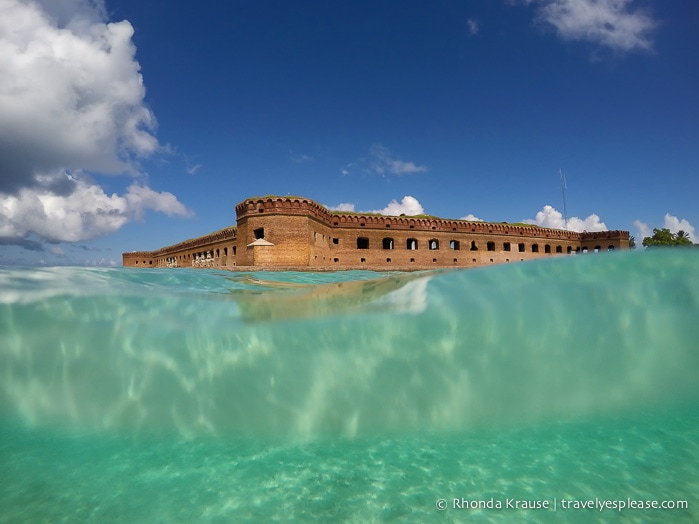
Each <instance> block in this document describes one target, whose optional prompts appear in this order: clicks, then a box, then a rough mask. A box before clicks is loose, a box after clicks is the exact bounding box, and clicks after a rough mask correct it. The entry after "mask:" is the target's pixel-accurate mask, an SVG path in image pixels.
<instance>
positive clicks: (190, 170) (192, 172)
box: [185, 164, 201, 175]
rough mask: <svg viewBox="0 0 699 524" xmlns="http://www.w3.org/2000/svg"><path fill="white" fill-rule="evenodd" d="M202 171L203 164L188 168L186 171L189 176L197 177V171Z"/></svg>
mask: <svg viewBox="0 0 699 524" xmlns="http://www.w3.org/2000/svg"><path fill="white" fill-rule="evenodd" d="M200 169H201V164H194V165H193V166H188V167H187V168H186V169H185V170H186V171H187V174H188V175H196V174H197V171H199V170H200Z"/></svg>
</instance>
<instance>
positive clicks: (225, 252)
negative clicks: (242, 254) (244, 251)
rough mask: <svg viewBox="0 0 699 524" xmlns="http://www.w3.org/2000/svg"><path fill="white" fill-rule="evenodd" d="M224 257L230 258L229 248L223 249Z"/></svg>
mask: <svg viewBox="0 0 699 524" xmlns="http://www.w3.org/2000/svg"><path fill="white" fill-rule="evenodd" d="M223 256H224V257H227V256H228V248H227V247H224V248H223Z"/></svg>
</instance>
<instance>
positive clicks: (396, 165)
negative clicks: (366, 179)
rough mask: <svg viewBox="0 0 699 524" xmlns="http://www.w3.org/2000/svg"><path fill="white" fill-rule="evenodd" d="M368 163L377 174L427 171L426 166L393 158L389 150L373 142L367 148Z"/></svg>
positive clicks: (403, 173)
mask: <svg viewBox="0 0 699 524" xmlns="http://www.w3.org/2000/svg"><path fill="white" fill-rule="evenodd" d="M369 165H370V169H371V171H373V172H375V173H377V174H379V175H406V174H410V173H424V172H425V171H427V167H426V166H421V165H417V164H415V163H414V162H405V161H403V160H399V159H398V158H395V157H394V156H393V154H392V153H391V151H390V150H389V149H388V148H387V147H385V146H383V145H381V144H374V145H373V146H371V147H370V148H369Z"/></svg>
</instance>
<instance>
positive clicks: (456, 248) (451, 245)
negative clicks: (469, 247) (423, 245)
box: [449, 240, 461, 251]
mask: <svg viewBox="0 0 699 524" xmlns="http://www.w3.org/2000/svg"><path fill="white" fill-rule="evenodd" d="M449 249H453V250H454V251H459V250H460V249H461V243H460V242H459V241H458V240H452V241H450V242H449Z"/></svg>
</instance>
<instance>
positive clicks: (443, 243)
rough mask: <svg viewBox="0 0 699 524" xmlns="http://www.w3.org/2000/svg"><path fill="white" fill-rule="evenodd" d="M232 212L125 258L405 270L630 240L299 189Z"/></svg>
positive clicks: (153, 263) (130, 262)
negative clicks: (372, 205) (353, 204)
mask: <svg viewBox="0 0 699 524" xmlns="http://www.w3.org/2000/svg"><path fill="white" fill-rule="evenodd" d="M235 213H236V224H237V225H236V226H230V227H226V228H223V229H220V230H218V231H215V232H213V233H209V234H208V235H204V236H201V237H198V238H193V239H189V240H185V241H183V242H180V243H178V244H174V245H171V246H167V247H163V248H160V249H157V250H155V251H131V252H127V253H123V255H122V258H123V265H124V266H128V267H148V268H150V267H152V268H161V267H205V268H217V269H233V270H246V269H247V270H255V269H260V270H263V269H264V270H268V269H280V270H308V269H310V270H317V271H322V270H340V269H373V270H402V271H406V270H416V269H434V268H445V267H477V266H483V265H487V264H498V263H506V262H519V261H524V260H531V259H535V258H541V257H555V256H562V255H571V254H577V253H588V252H589V253H592V252H595V253H598V252H604V251H613V250H618V249H628V248H629V232H628V231H598V232H583V233H578V232H574V231H566V230H560V229H549V228H543V227H538V226H533V225H527V224H508V223H506V222H502V223H492V222H473V221H467V220H451V219H444V218H437V217H432V216H425V215H418V216H384V215H378V214H372V213H347V212H335V211H330V210H329V209H327V208H326V207H324V206H322V205H320V204H318V203H316V202H314V201H313V200H311V199H308V198H302V197H290V196H286V197H281V196H265V197H257V198H248V199H247V200H244V201H242V202H240V203H239V204H238V205H236V206H235Z"/></svg>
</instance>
